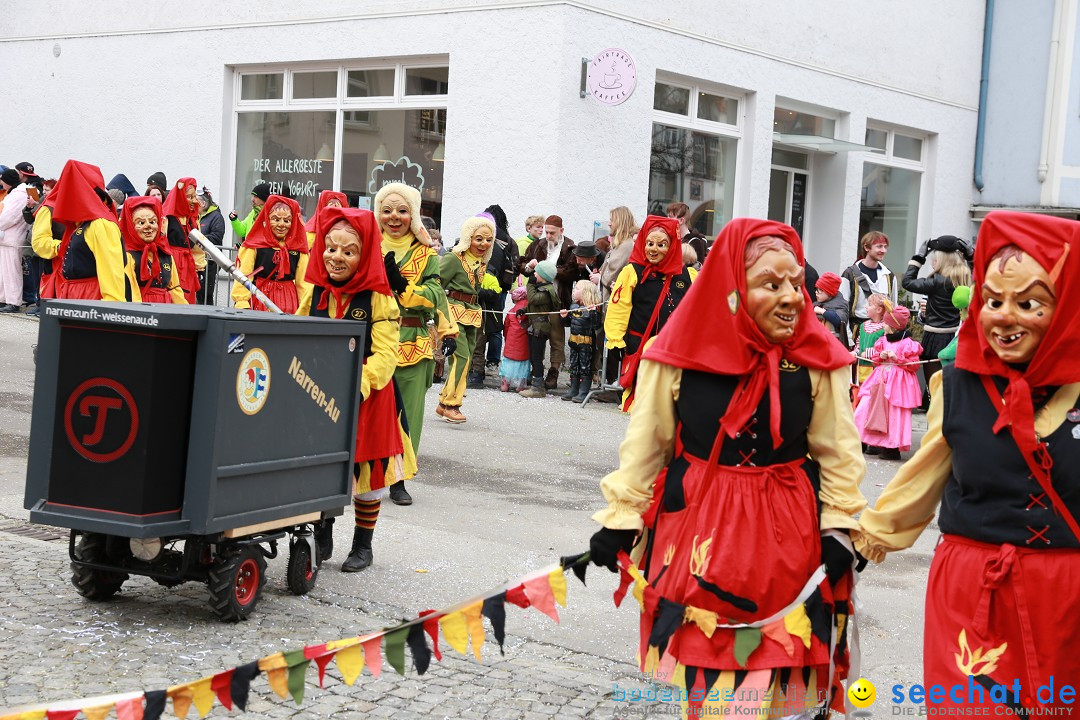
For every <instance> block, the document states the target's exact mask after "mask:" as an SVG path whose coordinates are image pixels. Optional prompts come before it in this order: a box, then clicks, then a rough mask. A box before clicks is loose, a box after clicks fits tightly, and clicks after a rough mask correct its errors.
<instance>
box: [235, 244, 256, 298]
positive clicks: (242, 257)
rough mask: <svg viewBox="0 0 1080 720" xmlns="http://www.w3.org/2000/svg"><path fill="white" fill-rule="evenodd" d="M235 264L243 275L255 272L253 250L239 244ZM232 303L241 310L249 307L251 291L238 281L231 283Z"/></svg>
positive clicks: (247, 275) (248, 275) (249, 275)
mask: <svg viewBox="0 0 1080 720" xmlns="http://www.w3.org/2000/svg"><path fill="white" fill-rule="evenodd" d="M236 264H237V266H239V268H240V272H242V273H244V277H248V278H250V277H251V275H252V273H254V272H255V251H254V250H253V249H252V248H249V247H243V246H241V247H240V249H239V250H237V251H236ZM232 299H233V305H234V306H236V307H237V308H239V309H241V310H250V309H251V291H250V290H248V289H247V288H246V287H244V286H243V285H241V284H240V283H238V282H234V283H233V288H232Z"/></svg>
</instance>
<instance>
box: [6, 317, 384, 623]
mask: <svg viewBox="0 0 1080 720" xmlns="http://www.w3.org/2000/svg"><path fill="white" fill-rule="evenodd" d="M366 332H367V326H366V324H364V323H358V322H348V323H343V322H337V321H333V320H325V319H318V318H297V317H292V316H287V315H271V314H269V313H261V312H252V311H247V310H223V309H218V308H211V307H200V306H184V305H150V304H135V303H106V302H72V301H51V302H48V303H47V304H46V306H45V308H44V309H43V311H42V313H41V324H40V331H39V337H38V364H37V376H36V378H35V381H34V405H33V415H32V418H31V423H30V454H29V461H28V465H27V477H26V495H25V507H26V509H28V510H29V511H30V520H31V521H32V522H35V523H40V524H44V525H52V526H58V527H63V528H69V529H70V530H71V536H70V540H69V550H68V551H69V555H70V556H71V568H72V582H73V583H74V585H75V587H76V589H77V590H78V592H79V593H80V594H81V595H83V596H84V597H86V598H88V599H90V600H105V599H108V598H110V597H112V596H113V595H114V594H115V593H116V592H118V591H119V590H120V588H121V586H122V585H123V584H124V582H126V581H127V580H128V579H129V576H131V575H143V576H146V577H149V578H152V579H153V580H154V581H156V582H158V583H160V584H161V585H164V586H166V587H172V586H175V585H179V584H180V583H183V582H187V581H198V582H203V583H206V585H207V587H208V588H209V591H210V605H211V607H212V608H213V609H214V611H215V612H216V613H217V615H218V616H219V617H221V618H222V619H224V620H228V621H235V620H241V619H244V618H246V617H247V616H248V615H250V614H251V612H252V611H253V610H254V609H255V606H256V604H257V603H258V601H259V596H260V594H261V592H262V588H263V586H264V584H265V583H266V561H267V559H268V558H274V557H276V556H277V553H278V543H279V542H283V541H287V544H288V551H289V559H288V566H287V573H286V581H287V582H286V584H287V586H288V588H289V589H290V590H291V591H292V592H293V593H296V594H299V595H302V594H304V593H306V592H308V591H309V590H310V589H311V588H312V587H313V586H314V584H315V580H316V577H317V575H318V571H319V565H320V563H321V562H322V560H323V559H324V556H325V555H326V554H327V553H328V552H329V549H330V548H329V546H330V544H331V543H332V540H331V538H332V535H331V534H330V533H329V532H328V531H329V530H330V523H332V522H333V518H334V517H336V516H338V515H341V514H342V513H343V512H344V508H345V507H346V506H347V505H349V504H350V502H351V497H352V483H353V472H352V468H353V453H354V447H355V438H356V431H357V428H356V423H357V408H358V405H359V402H360V373H361V369H362V366H363V348H364V337H365V333H366ZM328 541H329V542H328Z"/></svg>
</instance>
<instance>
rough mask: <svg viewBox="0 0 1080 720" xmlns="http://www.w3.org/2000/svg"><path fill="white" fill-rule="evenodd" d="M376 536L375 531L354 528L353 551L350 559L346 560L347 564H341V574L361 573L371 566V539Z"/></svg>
mask: <svg viewBox="0 0 1080 720" xmlns="http://www.w3.org/2000/svg"><path fill="white" fill-rule="evenodd" d="M374 534H375V530H374V529H372V530H368V529H367V528H362V527H354V528H353V536H352V550H350V551H349V557H347V558H345V562H343V563H341V572H347V573H353V572H360V571H361V570H363V569H364V568H366V567H368V566H369V565H371V561H372V555H371V538H372V536H373V535H374Z"/></svg>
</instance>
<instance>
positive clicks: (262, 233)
mask: <svg viewBox="0 0 1080 720" xmlns="http://www.w3.org/2000/svg"><path fill="white" fill-rule="evenodd" d="M266 204H267V206H269V208H270V209H269V210H268V211H266V212H264V213H260V214H259V216H258V217H257V218H256V219H255V225H254V226H253V227H252V228H251V232H249V233H248V235H247V237H246V238H244V243H243V244H242V245H241V246H240V249H239V250H238V251H237V253H236V265H237V267H239V268H240V272H242V273H244V275H246V276H247V277H249V278H251V279H252V281H253V282H254V283H255V287H257V288H259V290H262V291H263V293H265V295H266V296H267V297H268V298H269V299H270V301H271V302H273V303H274V304H275V305H277V306H278V307H279V308H281V311H282V312H284V313H286V314H289V315H292V314H293V313H295V312H296V309H297V308H298V307H300V301H301V299H303V298H306V297H307V296H308V294H309V293H310V292H311V291H310V290H308V289H307V281H306V280H305V279H304V278H305V276H306V274H307V266H308V250H309V248H308V244H307V233H306V232H305V231H304V221H303V219H302V218H301V217H300V205H298V204H297V202H296V201H295V200H293V199H291V198H283V197H281V196H280V195H271V196H270V197H269V199H267V201H266ZM232 297H233V300H234V301H235V305H236V307H238V308H242V309H249V308H250V309H251V310H266V306H265V305H263V304H262V302H260V301H259V299H258V298H256V297H254V296H252V294H251V291H250V290H248V289H247V288H246V287H244V286H243V285H241V284H240V283H238V282H237V283H233V290H232Z"/></svg>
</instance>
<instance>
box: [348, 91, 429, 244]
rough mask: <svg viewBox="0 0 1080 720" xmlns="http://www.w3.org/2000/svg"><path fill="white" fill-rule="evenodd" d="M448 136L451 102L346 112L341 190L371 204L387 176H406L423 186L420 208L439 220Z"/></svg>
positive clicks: (354, 201)
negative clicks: (447, 104) (403, 108)
mask: <svg viewBox="0 0 1080 720" xmlns="http://www.w3.org/2000/svg"><path fill="white" fill-rule="evenodd" d="M350 116H352V118H353V119H350ZM445 138H446V109H445V108H437V109H436V108H424V109H417V110H368V111H364V112H363V113H346V114H345V121H344V132H343V138H342V158H341V162H342V166H341V191H342V192H344V193H345V194H346V195H348V196H349V202H350V203H352V204H354V205H356V204H359V205H360V206H361V207H366V206H367V204H369V203H370V202H371V201H372V199H373V198H374V196H375V193H377V192H378V190H379V188H380V187H382V186H383V185H384V184H386V183H387V182H392V181H396V182H404V183H405V184H406V185H411V186H413V187H415V188H418V189H419V190H420V199H421V205H420V212H421V214H422V215H425V216H428V217H431V218H433V219H434V220H435V223H436V226H438V224H439V223H440V222H441V219H442V194H443V193H442V191H443V162H442V158H443V153H444V152H445V144H444V143H445Z"/></svg>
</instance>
